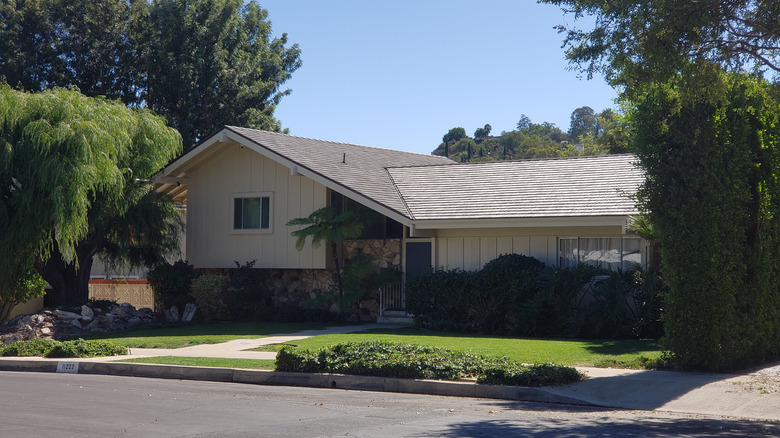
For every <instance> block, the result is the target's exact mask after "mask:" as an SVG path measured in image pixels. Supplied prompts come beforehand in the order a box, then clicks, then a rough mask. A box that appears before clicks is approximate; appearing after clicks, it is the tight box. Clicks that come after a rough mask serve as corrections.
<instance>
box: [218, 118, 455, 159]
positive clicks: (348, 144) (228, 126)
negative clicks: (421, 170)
mask: <svg viewBox="0 0 780 438" xmlns="http://www.w3.org/2000/svg"><path fill="white" fill-rule="evenodd" d="M225 127H226V128H231V129H232V128H235V129H241V130H249V131H257V132H262V133H265V134H273V135H278V136H284V137H293V138H299V139H302V140H311V141H320V142H323V143H331V144H334V145H345V146H356V147H359V148H366V149H379V150H382V151H393V152H402V153H404V154H410V155H420V156H424V157H430V156H439V155H433V154H424V153H422V152H411V151H404V150H401V149H392V148H382V147H379V146H366V145H362V144H357V143H347V142H343V141H334V140H322V139H319V138H313V137H302V136H300V135H292V134H284V133H281V132H273V131H265V130H262V129H253V128H244V127H241V126H233V125H225ZM439 157H440V156H439ZM441 158H445V157H441ZM453 163H454V161H453ZM445 164H446V163H445Z"/></svg>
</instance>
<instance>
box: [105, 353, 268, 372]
mask: <svg viewBox="0 0 780 438" xmlns="http://www.w3.org/2000/svg"><path fill="white" fill-rule="evenodd" d="M116 362H131V363H154V364H162V365H188V366H197V367H214V368H244V369H252V370H273V369H274V368H275V366H276V361H275V360H273V359H225V358H221V357H176V356H157V357H140V358H136V359H125V360H118V361H116Z"/></svg>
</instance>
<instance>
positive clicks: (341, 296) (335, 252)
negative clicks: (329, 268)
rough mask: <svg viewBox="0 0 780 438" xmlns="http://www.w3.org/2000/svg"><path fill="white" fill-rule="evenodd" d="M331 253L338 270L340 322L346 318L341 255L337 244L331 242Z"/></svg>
mask: <svg viewBox="0 0 780 438" xmlns="http://www.w3.org/2000/svg"><path fill="white" fill-rule="evenodd" d="M330 248H331V252H332V253H333V266H334V267H335V268H336V285H337V287H338V288H339V320H340V319H342V318H343V316H344V310H343V309H344V284H343V282H342V280H341V265H340V264H339V253H338V246H337V245H336V242H330Z"/></svg>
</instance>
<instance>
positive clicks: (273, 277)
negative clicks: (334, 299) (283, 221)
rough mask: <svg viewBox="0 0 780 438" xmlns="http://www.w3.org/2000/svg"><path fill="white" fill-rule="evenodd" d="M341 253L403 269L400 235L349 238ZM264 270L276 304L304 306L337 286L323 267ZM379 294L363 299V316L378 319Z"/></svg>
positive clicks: (226, 271) (206, 271) (220, 271)
mask: <svg viewBox="0 0 780 438" xmlns="http://www.w3.org/2000/svg"><path fill="white" fill-rule="evenodd" d="M342 254H343V255H344V257H343V259H344V260H348V259H350V258H352V257H354V256H356V255H358V254H364V255H366V256H368V257H369V258H370V259H371V260H372V261H373V262H374V265H375V266H377V267H378V268H394V269H398V270H401V239H355V240H347V241H344V243H343V244H342ZM342 268H343V267H342ZM259 269H263V268H259ZM199 271H201V272H202V273H204V274H221V275H229V274H230V271H232V269H200V270H199ZM264 271H266V274H267V277H266V284H265V285H266V287H268V288H269V289H270V290H271V291H273V297H272V301H273V305H274V306H290V305H295V306H303V305H305V304H306V303H307V302H308V301H310V300H312V299H314V298H316V297H317V296H319V295H320V294H322V293H323V292H327V291H328V290H330V289H331V288H333V287H334V286H335V280H334V278H333V275H332V273H331V272H330V271H328V270H324V269H264ZM377 298H378V297H377ZM377 298H370V299H368V300H364V301H363V302H361V303H360V319H361V320H363V321H376V317H377V316H378V315H379V311H380V309H379V303H378V300H377Z"/></svg>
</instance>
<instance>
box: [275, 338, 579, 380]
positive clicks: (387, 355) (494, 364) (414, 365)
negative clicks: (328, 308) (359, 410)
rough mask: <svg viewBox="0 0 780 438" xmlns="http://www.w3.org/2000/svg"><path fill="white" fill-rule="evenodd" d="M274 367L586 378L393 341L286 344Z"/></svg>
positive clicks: (560, 369) (443, 376) (421, 375)
mask: <svg viewBox="0 0 780 438" xmlns="http://www.w3.org/2000/svg"><path fill="white" fill-rule="evenodd" d="M276 371H287V372H306V373H333V374H352V375H362V376H377V377H397V378H411V379H439V380H458V379H462V378H469V377H472V378H473V377H476V378H477V382H478V383H486V384H491V385H522V386H546V385H565V384H568V383H573V382H577V381H579V380H581V379H582V378H583V376H582V375H581V374H580V373H579V372H578V371H577V370H575V369H574V368H570V367H564V366H558V365H550V364H542V365H530V366H525V365H521V364H518V363H516V362H511V361H509V360H507V359H505V358H502V359H493V358H486V357H484V356H479V355H474V354H471V353H468V352H462V351H454V350H449V349H444V348H436V347H429V346H420V345H411V344H400V343H394V342H361V343H345V344H338V345H334V346H332V347H330V348H326V349H321V350H317V351H310V350H300V349H296V348H294V347H289V346H288V347H284V348H282V350H280V351H279V353H277V356H276Z"/></svg>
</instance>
